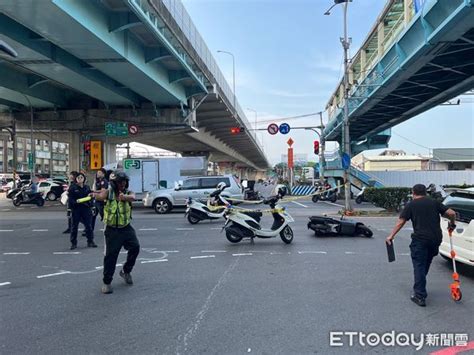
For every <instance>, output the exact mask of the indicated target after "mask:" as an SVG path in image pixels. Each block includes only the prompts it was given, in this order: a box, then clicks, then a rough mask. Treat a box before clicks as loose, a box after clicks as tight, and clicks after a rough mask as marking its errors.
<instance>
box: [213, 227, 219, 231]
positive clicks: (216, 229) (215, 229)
mask: <svg viewBox="0 0 474 355" xmlns="http://www.w3.org/2000/svg"><path fill="white" fill-rule="evenodd" d="M221 229H222V227H219V228H215V227H213V228H211V230H213V231H218V230H221Z"/></svg>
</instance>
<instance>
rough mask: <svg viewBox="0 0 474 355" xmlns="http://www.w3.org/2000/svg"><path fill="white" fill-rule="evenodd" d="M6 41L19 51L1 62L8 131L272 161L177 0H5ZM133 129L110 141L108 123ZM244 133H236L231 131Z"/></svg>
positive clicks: (1, 32)
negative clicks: (136, 128)
mask: <svg viewBox="0 0 474 355" xmlns="http://www.w3.org/2000/svg"><path fill="white" fill-rule="evenodd" d="M0 40H3V41H5V42H6V43H9V44H10V45H11V46H12V47H13V48H14V49H15V51H16V52H17V53H18V56H17V57H16V58H7V57H2V60H1V61H0V111H1V112H0V117H1V122H0V124H1V125H2V126H4V127H5V126H8V125H11V124H12V122H14V123H15V125H16V127H17V131H18V132H20V133H21V134H27V131H28V130H29V128H30V119H31V116H30V108H32V111H33V122H34V129H35V131H36V132H38V131H43V132H52V133H53V134H55V135H56V136H61V137H66V138H67V137H69V138H68V139H69V140H67V141H68V142H69V143H70V144H71V146H70V147H71V158H72V165H71V167H72V168H78V167H79V166H78V165H79V163H80V162H79V156H80V149H81V144H80V142H81V137H85V136H86V137H91V138H98V139H101V140H103V141H104V142H105V141H106V147H105V148H106V149H105V152H106V161H105V162H110V161H111V160H113V157H114V147H115V144H117V143H125V142H127V141H137V142H140V143H144V144H150V145H153V146H156V147H160V148H164V149H168V150H172V151H175V152H179V153H182V154H184V155H206V156H209V159H210V160H212V161H214V162H226V163H230V165H231V166H233V167H235V168H239V167H240V168H246V169H266V168H267V167H268V165H269V164H268V161H267V159H266V157H265V154H264V153H263V151H262V149H261V146H260V144H259V142H258V141H257V140H256V136H255V135H254V134H253V133H251V131H250V128H251V127H250V124H249V122H248V120H247V118H246V117H245V114H244V113H243V111H242V109H241V108H240V106H239V105H238V102H236V105H235V106H236V107H234V105H233V103H234V97H233V93H232V91H231V90H230V88H229V85H228V84H227V82H226V80H225V79H224V77H223V75H222V72H221V71H220V69H219V67H218V66H217V64H216V62H215V60H214V58H213V55H212V54H211V52H210V51H209V49H208V48H207V46H206V44H205V42H204V40H203V39H202V38H201V36H200V35H199V32H198V31H197V29H196V28H195V26H194V25H193V23H192V21H191V19H190V17H189V15H187V13H186V10H185V9H184V7H183V5H182V4H181V2H180V1H176V0H87V1H76V0H3V1H1V3H0ZM110 121H117V122H127V123H130V124H132V123H133V124H136V125H138V126H139V133H138V134H137V135H135V136H133V137H108V138H107V139H106V138H105V131H104V125H105V123H106V122H110ZM234 126H240V127H244V128H245V131H244V132H243V133H241V134H239V135H231V134H230V128H231V127H234Z"/></svg>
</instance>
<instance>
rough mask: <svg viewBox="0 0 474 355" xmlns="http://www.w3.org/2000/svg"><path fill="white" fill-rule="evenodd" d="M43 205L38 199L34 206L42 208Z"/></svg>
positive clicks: (40, 199) (42, 201)
mask: <svg viewBox="0 0 474 355" xmlns="http://www.w3.org/2000/svg"><path fill="white" fill-rule="evenodd" d="M43 205H44V200H43V199H42V198H39V199H38V200H36V206H38V207H42V206H43Z"/></svg>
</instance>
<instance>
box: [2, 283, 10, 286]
mask: <svg viewBox="0 0 474 355" xmlns="http://www.w3.org/2000/svg"><path fill="white" fill-rule="evenodd" d="M11 284H12V283H11V282H2V283H0V286H6V285H11Z"/></svg>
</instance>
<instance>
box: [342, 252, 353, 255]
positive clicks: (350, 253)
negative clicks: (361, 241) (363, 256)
mask: <svg viewBox="0 0 474 355" xmlns="http://www.w3.org/2000/svg"><path fill="white" fill-rule="evenodd" d="M344 254H348V255H352V254H355V253H354V252H353V251H346V252H345V253H344Z"/></svg>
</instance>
